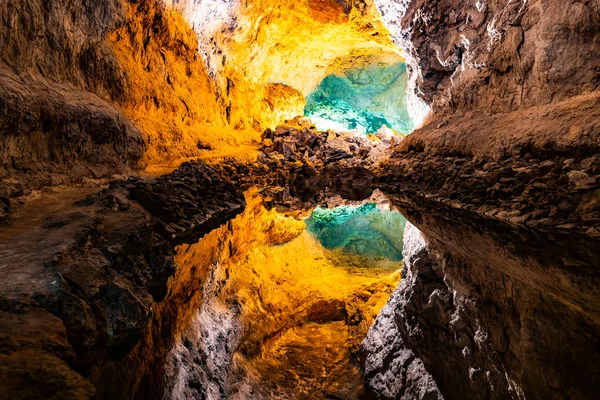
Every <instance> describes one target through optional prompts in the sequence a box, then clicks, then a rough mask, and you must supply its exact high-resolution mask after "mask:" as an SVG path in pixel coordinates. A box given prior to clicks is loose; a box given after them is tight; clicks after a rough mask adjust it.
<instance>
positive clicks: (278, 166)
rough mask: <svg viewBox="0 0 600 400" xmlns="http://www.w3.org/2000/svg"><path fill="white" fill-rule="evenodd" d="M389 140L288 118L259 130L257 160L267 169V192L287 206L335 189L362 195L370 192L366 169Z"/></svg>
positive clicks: (303, 205) (301, 205) (350, 196)
mask: <svg viewBox="0 0 600 400" xmlns="http://www.w3.org/2000/svg"><path fill="white" fill-rule="evenodd" d="M393 140H394V138H393V137H392V138H390V137H387V138H384V139H380V138H378V137H376V136H373V135H370V136H369V137H366V136H364V135H361V134H356V133H350V132H346V133H340V132H335V131H332V130H330V131H326V132H321V131H317V130H316V128H315V127H314V126H313V125H312V124H311V123H310V120H308V119H306V118H296V119H295V120H294V121H288V124H284V125H280V126H278V127H277V128H276V129H275V130H274V131H272V130H267V131H265V133H264V134H263V142H262V145H261V155H260V156H259V160H258V162H259V163H261V164H262V165H265V166H267V167H268V169H269V171H272V173H271V174H270V179H269V181H268V183H269V187H268V188H267V192H266V193H267V194H268V195H270V196H271V197H272V198H273V200H274V202H275V203H276V204H277V205H278V206H280V207H282V208H285V209H286V210H287V211H289V210H293V209H297V210H303V209H310V208H311V207H310V205H311V204H312V205H316V204H318V203H319V202H322V201H323V200H324V199H326V198H328V197H331V196H334V195H340V196H341V197H343V198H344V199H347V200H364V199H366V198H367V197H369V196H370V195H371V194H372V193H373V174H372V173H371V169H372V168H373V167H374V166H375V164H376V162H377V161H378V160H379V159H380V158H381V157H382V156H383V154H384V152H385V150H386V149H387V148H388V147H389V146H390V143H391V142H392V141H393Z"/></svg>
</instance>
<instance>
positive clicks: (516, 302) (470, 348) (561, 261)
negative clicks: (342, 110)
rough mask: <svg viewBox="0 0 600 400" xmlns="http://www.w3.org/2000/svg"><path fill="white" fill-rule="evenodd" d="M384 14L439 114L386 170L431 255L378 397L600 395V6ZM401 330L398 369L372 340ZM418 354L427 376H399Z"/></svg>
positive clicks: (415, 81)
mask: <svg viewBox="0 0 600 400" xmlns="http://www.w3.org/2000/svg"><path fill="white" fill-rule="evenodd" d="M378 4H379V7H380V9H381V11H382V14H383V18H384V20H385V21H386V23H387V25H388V27H389V28H390V31H391V32H392V34H393V35H394V38H395V39H396V41H397V43H398V44H400V45H401V46H403V47H404V48H405V49H406V53H407V57H406V58H407V65H408V66H409V74H410V78H411V79H410V80H409V81H410V82H409V83H410V84H412V88H411V93H412V94H414V95H415V96H416V97H418V98H419V100H418V101H419V102H421V104H424V105H426V106H427V107H430V108H431V114H430V115H429V117H428V119H427V121H426V122H425V124H424V125H423V126H422V127H421V128H420V129H417V130H416V131H414V132H413V133H412V134H411V135H409V136H408V137H407V138H406V139H405V140H404V141H403V142H401V143H400V144H399V145H398V146H396V148H395V149H394V151H393V154H392V155H391V157H390V159H389V161H384V162H383V163H382V165H381V166H380V169H379V170H378V171H376V172H375V175H376V177H377V180H378V187H379V188H380V190H382V191H383V192H384V193H385V194H387V195H388V196H390V197H391V198H392V202H393V203H394V204H395V205H397V206H398V207H399V208H400V210H401V211H402V213H403V214H404V215H405V216H406V217H407V219H408V220H409V221H410V222H412V223H413V224H414V225H415V226H416V227H417V228H418V229H419V230H420V231H421V232H422V234H423V236H424V237H425V239H426V245H424V246H425V247H423V249H421V250H419V251H417V252H416V253H415V254H413V256H412V258H413V261H412V262H410V263H409V264H408V265H409V266H410V267H409V270H407V271H405V273H404V274H403V277H404V278H405V279H403V283H402V284H401V285H400V287H399V288H398V289H397V292H396V293H395V294H394V296H393V297H392V298H393V299H395V300H393V302H392V303H390V304H389V305H388V307H389V308H387V310H388V311H387V316H386V315H382V316H381V319H382V322H381V324H380V325H377V324H376V325H375V326H374V328H373V331H372V332H371V333H370V337H371V339H369V340H367V341H365V343H364V348H365V351H366V353H365V357H366V359H365V360H367V364H366V366H368V367H369V371H371V372H370V374H371V375H368V379H369V382H368V384H367V386H368V387H370V389H371V390H372V394H373V396H375V397H379V398H395V397H396V396H398V393H400V396H401V395H402V394H403V393H409V392H408V390H410V388H411V387H412V386H411V382H412V381H413V380H415V379H416V381H415V382H416V383H415V385H417V384H418V382H420V381H419V379H422V377H427V376H431V377H432V378H433V379H434V380H435V383H436V385H437V387H438V388H439V391H440V392H441V394H442V395H443V396H444V397H445V398H461V399H464V398H482V397H485V398H516V399H517V398H518V399H520V398H557V399H558V398H593V397H594V388H593V384H591V382H593V381H594V378H593V376H595V375H597V374H598V368H597V366H596V365H597V364H598V357H599V354H598V350H597V349H598V337H599V335H598V332H599V329H600V324H598V321H599V318H598V317H599V314H598V310H599V307H598V306H599V304H598V302H597V300H596V299H597V298H598V283H599V282H598V274H597V269H598V266H599V260H598V257H597V255H596V254H595V251H594V250H593V249H594V248H597V247H598V246H599V244H600V243H599V237H598V234H597V232H598V224H599V222H600V220H598V215H599V214H598V212H599V211H600V209H599V208H598V205H599V201H598V200H599V198H600V192H599V191H598V190H599V188H600V186H599V184H600V182H599V177H598V174H599V172H600V170H599V169H598V157H597V154H598V151H599V144H600V136H599V135H600V130H599V127H600V115H598V112H597V109H598V65H597V62H598V60H597V58H596V57H594V56H593V55H592V54H595V53H596V52H597V51H596V48H597V47H598V40H599V37H600V36H599V31H598V26H600V25H599V24H598V21H599V19H598V18H599V15H600V14H599V13H598V11H599V8H598V5H597V4H596V3H593V2H592V3H581V2H567V3H565V2H558V1H527V2H525V1H496V2H495V1H478V2H469V3H466V2H460V3H458V2H453V1H435V2H424V1H391V2H383V1H381V2H378ZM408 250H410V249H408ZM390 315H391V317H390ZM386 321H387V322H386ZM394 330H395V331H396V332H399V335H400V338H399V339H397V341H398V342H401V343H402V345H403V346H404V348H405V350H402V351H400V352H399V353H398V355H397V356H396V355H393V354H392V355H391V356H388V358H387V359H386V358H385V356H386V355H388V353H387V350H382V349H381V348H380V347H377V346H374V345H373V344H372V343H376V341H374V340H375V339H377V338H378V337H385V333H386V332H392V331H394ZM407 351H410V352H412V353H413V354H415V355H416V357H418V358H419V359H420V360H421V361H422V362H423V366H424V368H425V370H426V371H427V374H425V373H424V374H423V375H420V376H416V377H414V376H413V377H410V376H409V375H407V374H406V372H405V370H402V369H398V368H397V365H398V363H400V362H401V361H402V360H404V359H405V357H406V356H405V354H407ZM381 359H385V360H386V361H385V362H384V363H383V364H382V363H379V364H377V363H375V364H372V362H373V360H381ZM369 360H371V361H369ZM369 362H371V364H369ZM428 374H429V375H428ZM383 376H392V377H396V378H397V379H398V380H397V381H396V382H400V384H398V385H397V386H395V389H394V390H393V391H390V389H389V388H386V386H385V385H384V384H383V383H382V381H381V377H383ZM399 377H400V378H402V379H399ZM404 377H406V379H404ZM409 378H410V379H409ZM407 395H408V394H407ZM411 396H413V395H412V394H411ZM419 396H420V397H419ZM419 396H416V397H418V398H425V397H426V396H427V395H426V394H425V392H423V393H422V394H420V395H419Z"/></svg>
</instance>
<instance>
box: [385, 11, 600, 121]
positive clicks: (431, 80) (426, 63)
mask: <svg viewBox="0 0 600 400" xmlns="http://www.w3.org/2000/svg"><path fill="white" fill-rule="evenodd" d="M375 3H376V4H377V6H378V8H379V10H380V11H381V13H382V16H383V19H384V21H385V23H386V25H387V27H388V28H389V30H390V32H391V33H392V36H393V37H394V40H395V41H396V43H397V44H398V45H399V46H400V47H401V48H403V49H404V50H405V53H406V59H407V65H408V67H409V74H410V75H411V78H412V79H411V81H412V83H413V86H412V88H411V90H412V91H414V93H415V94H416V95H417V96H419V97H420V98H421V99H422V100H424V101H425V103H426V104H427V105H428V106H430V107H431V108H432V110H433V112H434V113H435V114H438V113H439V112H443V113H452V112H454V111H468V110H477V111H478V112H485V113H487V112H492V113H497V112H507V111H514V110H518V109H520V108H523V107H529V106H533V105H542V104H548V103H551V102H554V101H558V100H563V99H567V98H569V97H571V96H574V95H578V94H581V93H589V92H591V91H594V90H597V89H598V87H599V85H600V60H599V58H598V48H599V46H600V7H599V6H598V3H597V2H595V1H591V2H580V1H573V0H568V1H563V0H481V1H470V2H463V1H458V0H435V1H430V0H389V1H388V0H375Z"/></svg>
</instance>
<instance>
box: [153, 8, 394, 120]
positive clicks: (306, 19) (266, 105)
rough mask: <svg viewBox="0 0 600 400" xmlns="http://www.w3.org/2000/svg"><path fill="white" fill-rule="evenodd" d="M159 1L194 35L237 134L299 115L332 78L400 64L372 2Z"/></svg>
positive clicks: (227, 116) (389, 37) (228, 118)
mask: <svg viewBox="0 0 600 400" xmlns="http://www.w3.org/2000/svg"><path fill="white" fill-rule="evenodd" d="M163 1H164V2H165V3H166V4H167V5H169V6H173V7H174V8H175V9H177V10H178V11H179V12H180V13H181V14H182V15H183V16H184V18H185V20H186V21H187V22H188V23H189V25H190V26H191V27H192V28H193V29H194V30H195V32H196V34H197V36H198V44H199V48H198V51H199V53H200V56H201V57H202V59H203V60H204V62H205V64H206V66H207V71H208V74H209V75H210V76H211V78H212V79H213V80H214V82H215V84H216V91H217V95H218V96H219V98H220V99H221V100H222V101H223V102H224V104H225V105H226V109H227V115H226V118H227V122H228V123H229V124H230V125H231V126H232V127H234V128H236V129H254V130H262V129H265V128H267V127H270V128H274V127H275V126H276V125H277V124H279V123H281V122H283V121H284V120H285V119H291V118H293V117H294V116H296V115H302V114H303V113H304V106H305V101H304V97H305V96H308V95H309V94H310V93H311V92H313V91H314V90H315V88H316V87H317V86H318V85H319V82H321V81H322V80H323V78H325V77H326V76H328V75H330V74H342V73H344V71H349V70H356V71H360V69H361V68H365V67H367V66H369V65H372V64H374V63H383V64H390V63H395V62H398V61H401V60H402V58H401V56H400V51H399V49H398V48H397V47H396V46H395V45H394V44H393V43H392V40H391V36H390V34H389V32H388V30H387V28H386V27H385V26H384V25H383V23H382V20H381V17H380V15H379V12H378V11H377V9H376V8H375V6H374V4H373V2H372V1H361V2H354V3H351V2H346V1H335V0H300V1H298V0H295V1H290V0H284V1H273V0H256V1H252V2H241V1H238V0H201V1H200V0H163ZM273 85H277V87H276V88H274V86H273ZM283 89H285V90H283ZM281 93H283V94H284V95H285V98H284V99H283V100H279V96H278V95H279V94H281Z"/></svg>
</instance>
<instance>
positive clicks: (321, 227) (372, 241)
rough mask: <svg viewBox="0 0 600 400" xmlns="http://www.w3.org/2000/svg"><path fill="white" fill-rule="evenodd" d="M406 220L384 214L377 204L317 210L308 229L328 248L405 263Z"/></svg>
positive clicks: (387, 212)
mask: <svg viewBox="0 0 600 400" xmlns="http://www.w3.org/2000/svg"><path fill="white" fill-rule="evenodd" d="M405 225H406V219H405V218H404V217H403V216H402V214H400V213H399V212H395V211H381V210H379V209H378V208H377V206H376V204H375V203H367V204H363V205H361V206H358V207H353V206H342V207H337V208H334V209H326V208H321V207H317V208H316V209H315V210H314V211H313V213H312V215H311V217H310V218H308V219H307V220H306V227H307V229H308V231H309V232H310V233H312V234H313V235H314V236H315V237H316V238H317V239H318V240H319V242H321V244H322V245H323V246H324V247H326V248H328V249H341V250H342V252H343V253H346V254H353V255H360V256H364V257H368V258H373V259H380V258H385V259H390V260H394V261H400V260H402V234H403V232H404V226H405Z"/></svg>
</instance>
